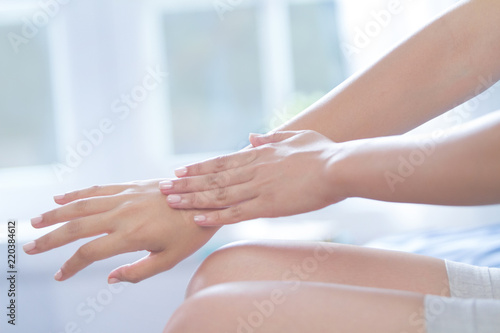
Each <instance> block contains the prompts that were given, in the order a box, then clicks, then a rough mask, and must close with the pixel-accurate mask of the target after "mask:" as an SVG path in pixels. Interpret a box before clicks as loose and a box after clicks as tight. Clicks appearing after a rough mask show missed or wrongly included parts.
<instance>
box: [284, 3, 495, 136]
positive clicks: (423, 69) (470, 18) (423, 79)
mask: <svg viewBox="0 0 500 333" xmlns="http://www.w3.org/2000/svg"><path fill="white" fill-rule="evenodd" d="M499 54H500V2H499V1H496V0H471V1H465V2H463V3H461V4H460V5H459V6H457V7H455V8H453V9H451V10H450V11H449V12H447V13H446V14H445V15H443V16H442V17H440V18H438V19H437V20H435V21H434V22H432V23H431V24H430V25H428V26H427V27H425V28H424V29H423V30H421V31H420V32H418V33H417V34H415V35H414V36H413V37H411V38H410V39H408V40H407V41H406V42H404V43H403V44H401V45H400V46H399V47H397V48H396V49H394V50H393V51H392V52H390V53H389V54H387V55H386V56H385V57H384V58H383V59H381V60H380V61H379V62H377V63H376V64H375V65H373V66H372V67H371V68H368V69H367V70H366V71H364V72H362V73H360V74H358V75H356V76H354V77H352V78H350V79H348V80H347V81H346V82H344V83H343V84H342V85H340V86H339V87H337V88H335V89H334V90H333V91H331V92H330V93H329V94H328V95H327V96H325V97H324V98H323V99H322V100H320V101H319V102H318V103H316V104H314V105H313V106H311V107H310V108H309V109H307V110H306V111H304V112H303V113H302V114H300V115H299V116H298V117H296V118H295V119H293V120H292V121H291V122H289V123H288V124H286V125H284V126H281V127H280V128H278V129H277V130H287V131H289V130H292V131H296V130H304V129H307V130H314V131H317V132H319V133H321V134H323V135H325V136H327V137H328V138H330V139H331V140H334V141H336V142H343V141H349V140H354V139H361V138H369V137H377V136H387V135H395V134H402V133H405V132H407V131H408V130H410V129H413V128H415V127H417V126H418V125H420V124H422V123H424V122H426V121H428V120H429V119H432V118H434V117H435V116H437V115H439V114H441V113H444V112H445V111H447V110H449V109H451V108H453V107H455V106H457V105H459V104H461V103H463V102H465V101H466V100H467V99H468V98H471V97H473V96H474V95H477V94H478V93H480V92H481V91H482V90H484V89H486V88H487V87H489V86H491V85H493V84H494V83H495V82H496V81H497V80H499V79H500V57H499V56H498V55H499Z"/></svg>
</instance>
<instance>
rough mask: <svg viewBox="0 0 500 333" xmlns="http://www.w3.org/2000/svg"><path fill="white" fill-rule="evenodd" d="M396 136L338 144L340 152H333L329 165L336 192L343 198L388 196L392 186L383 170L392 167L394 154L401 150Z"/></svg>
mask: <svg viewBox="0 0 500 333" xmlns="http://www.w3.org/2000/svg"><path fill="white" fill-rule="evenodd" d="M393 139H394V137H384V138H373V139H362V140H354V141H348V142H344V143H341V144H339V145H340V147H339V149H338V152H337V153H336V154H334V155H332V157H331V158H330V161H329V166H328V169H329V170H328V172H329V179H330V180H331V181H332V184H333V186H334V188H335V191H336V192H337V193H339V195H340V196H342V197H343V198H344V199H347V198H354V197H362V198H371V199H377V198H378V199H382V198H385V197H386V195H387V193H385V192H387V190H388V189H389V187H388V186H387V184H386V182H385V178H384V173H385V172H386V171H387V170H390V169H391V161H393V160H394V158H392V155H394V154H395V153H396V151H397V150H398V148H396V147H395V145H394V144H393V143H394V142H393ZM396 146H397V145H396Z"/></svg>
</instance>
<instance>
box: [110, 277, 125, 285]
mask: <svg viewBox="0 0 500 333" xmlns="http://www.w3.org/2000/svg"><path fill="white" fill-rule="evenodd" d="M120 282H122V281H120V280H118V279H117V278H111V279H108V284H115V283H120Z"/></svg>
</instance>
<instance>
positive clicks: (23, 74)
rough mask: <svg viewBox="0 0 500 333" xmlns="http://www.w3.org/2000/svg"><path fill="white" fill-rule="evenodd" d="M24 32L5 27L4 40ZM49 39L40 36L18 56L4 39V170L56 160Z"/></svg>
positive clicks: (0, 107)
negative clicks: (16, 33)
mask: <svg viewBox="0 0 500 333" xmlns="http://www.w3.org/2000/svg"><path fill="white" fill-rule="evenodd" d="M19 31H21V27H20V26H16V25H2V24H1V22H0V36H2V37H6V36H7V35H8V33H10V32H19ZM49 71H50V69H49V55H48V48H47V39H46V35H45V34H44V33H43V32H40V33H39V34H38V35H37V36H36V37H35V38H32V39H30V40H29V42H28V43H26V44H23V45H22V47H20V48H19V52H18V53H16V52H15V51H14V49H13V47H12V45H11V43H10V42H9V39H8V38H0V73H1V74H0V92H1V93H0V94H1V98H0V152H1V154H0V168H5V167H18V166H30V165H39V164H49V163H51V162H53V161H54V160H56V148H55V147H56V144H55V131H54V113H53V106H52V91H51V85H50V74H49Z"/></svg>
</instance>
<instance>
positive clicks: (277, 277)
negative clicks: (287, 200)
mask: <svg viewBox="0 0 500 333" xmlns="http://www.w3.org/2000/svg"><path fill="white" fill-rule="evenodd" d="M264 280H265V281H290V280H294V281H304V282H306V281H307V282H323V283H331V284H344V285H351V286H363V287H372V288H384V289H394V290H403V291H411V292H416V293H420V294H433V295H441V296H449V284H448V275H447V273H446V267H445V263H444V261H443V260H440V259H436V258H430V257H426V256H421V255H415V254H409V253H403V252H395V251H386V250H377V249H370V248H364V247H357V246H347V245H339V244H331V243H314V242H289V241H286V242H285V241H272V242H267V241H266V242H238V243H234V244H231V245H229V246H226V247H223V248H222V249H220V250H218V251H216V252H214V253H213V254H212V255H210V256H209V257H208V258H207V259H206V260H205V261H204V262H203V264H202V265H201V266H200V267H199V269H198V271H197V272H196V273H195V275H194V276H193V278H192V279H191V282H190V284H189V286H188V289H187V292H186V296H187V297H190V296H191V295H193V294H195V293H197V292H198V291H200V290H202V289H204V288H206V287H209V286H213V285H216V284H220V283H227V282H235V281H264Z"/></svg>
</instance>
